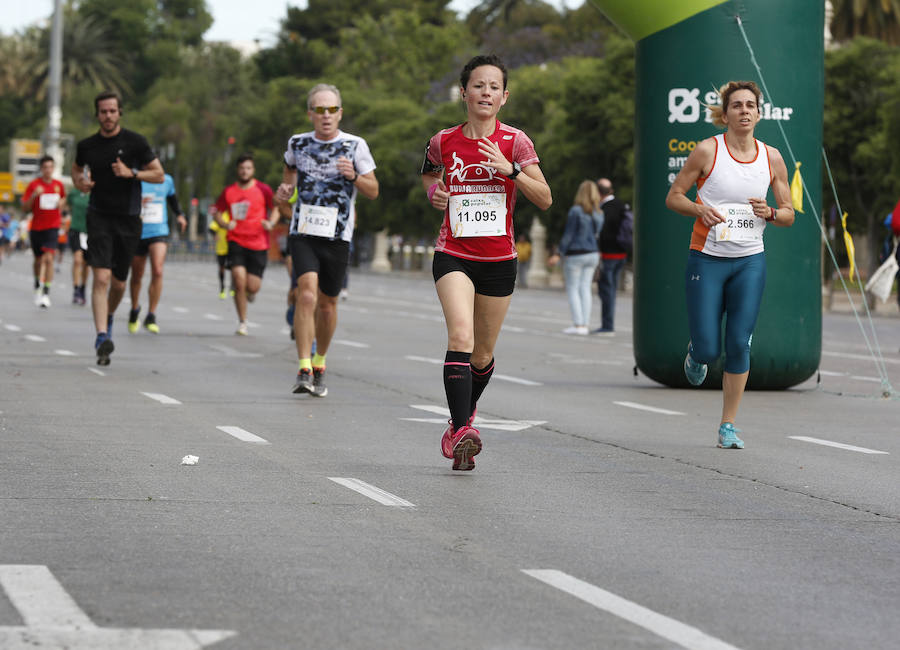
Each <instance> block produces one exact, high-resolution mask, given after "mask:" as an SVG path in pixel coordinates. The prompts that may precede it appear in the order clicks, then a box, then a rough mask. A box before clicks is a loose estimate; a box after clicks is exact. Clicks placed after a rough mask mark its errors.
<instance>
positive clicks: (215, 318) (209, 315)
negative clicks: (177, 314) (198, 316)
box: [203, 314, 222, 320]
mask: <svg viewBox="0 0 900 650" xmlns="http://www.w3.org/2000/svg"><path fill="white" fill-rule="evenodd" d="M203 318H205V319H207V320H222V317H221V316H217V315H216V314H203Z"/></svg>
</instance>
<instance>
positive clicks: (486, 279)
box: [431, 251, 519, 298]
mask: <svg viewBox="0 0 900 650" xmlns="http://www.w3.org/2000/svg"><path fill="white" fill-rule="evenodd" d="M518 268H519V261H518V260H517V259H515V258H514V259H511V260H502V261H500V262H476V261H474V260H467V259H464V258H462V257H454V256H453V255H448V254H447V253H442V252H440V251H435V253H434V260H433V261H432V263H431V274H432V275H433V276H434V281H435V282H437V281H438V280H440V279H441V278H442V277H444V276H445V275H447V274H448V273H450V272H452V271H460V272H461V273H465V274H466V276H467V277H468V278H469V279H470V280H471V281H472V284H474V285H475V293H480V294H481V295H482V296H494V297H497V298H504V297H506V296H510V295H512V292H513V289H515V287H516V271H517V270H518Z"/></svg>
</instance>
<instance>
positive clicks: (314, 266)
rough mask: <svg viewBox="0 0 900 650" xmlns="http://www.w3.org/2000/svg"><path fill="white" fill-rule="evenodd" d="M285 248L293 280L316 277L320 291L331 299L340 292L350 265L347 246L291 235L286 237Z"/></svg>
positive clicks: (318, 238) (330, 240)
mask: <svg viewBox="0 0 900 650" xmlns="http://www.w3.org/2000/svg"><path fill="white" fill-rule="evenodd" d="M288 248H289V249H290V251H291V262H292V264H293V273H294V277H295V278H299V277H301V276H302V275H303V274H305V273H317V274H318V275H319V291H321V292H322V293H324V294H325V295H326V296H330V297H332V298H334V297H336V296H337V295H338V294H339V293H340V292H341V287H342V286H343V284H344V276H345V275H346V274H347V263H348V262H349V261H350V242H346V241H344V240H342V239H341V240H332V239H324V238H323V237H309V236H305V235H291V236H290V237H288Z"/></svg>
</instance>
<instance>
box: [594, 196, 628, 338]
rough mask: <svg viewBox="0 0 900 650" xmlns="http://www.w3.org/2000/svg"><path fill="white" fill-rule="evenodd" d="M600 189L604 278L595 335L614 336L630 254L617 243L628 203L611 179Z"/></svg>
mask: <svg viewBox="0 0 900 650" xmlns="http://www.w3.org/2000/svg"><path fill="white" fill-rule="evenodd" d="M597 188H598V189H599V190H600V208H601V209H602V210H603V229H602V230H601V231H600V238H599V244H600V259H601V262H600V275H599V277H598V278H597V293H598V294H599V296H600V302H601V303H602V315H601V321H600V322H601V325H600V328H599V329H595V330H594V331H593V332H592V333H593V334H607V335H611V334H612V333H613V331H614V329H615V328H614V321H615V315H616V287H617V286H619V273H621V271H622V267H623V266H625V258H626V257H628V251H626V250H625V249H624V248H622V247H621V246H620V245H619V242H618V241H617V235H618V234H619V226H620V225H621V223H622V219H623V218H624V217H625V204H624V203H622V201H620V200H619V199H617V198H616V196H615V194H613V186H612V182H611V181H610V180H609V179H608V178H601V179H600V180H598V181H597Z"/></svg>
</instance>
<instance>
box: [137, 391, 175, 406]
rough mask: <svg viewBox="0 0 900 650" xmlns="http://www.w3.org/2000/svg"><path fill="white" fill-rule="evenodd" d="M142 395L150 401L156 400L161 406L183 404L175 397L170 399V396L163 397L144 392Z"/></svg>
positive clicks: (159, 394) (158, 394)
mask: <svg viewBox="0 0 900 650" xmlns="http://www.w3.org/2000/svg"><path fill="white" fill-rule="evenodd" d="M141 395H145V396H147V397H149V398H150V399H155V400H156V401H157V402H159V403H160V404H181V402H179V401H178V400H177V399H175V398H174V397H169V396H168V395H163V394H162V393H145V392H144V391H141Z"/></svg>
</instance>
